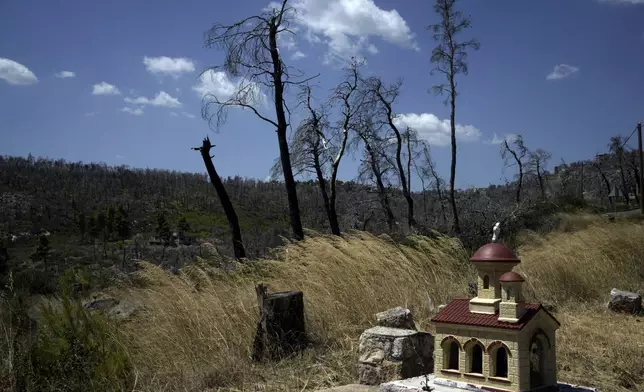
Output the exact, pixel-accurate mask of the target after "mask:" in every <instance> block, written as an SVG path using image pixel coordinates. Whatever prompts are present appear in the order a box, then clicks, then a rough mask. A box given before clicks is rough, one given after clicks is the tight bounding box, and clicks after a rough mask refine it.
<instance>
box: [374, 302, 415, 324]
mask: <svg viewBox="0 0 644 392" xmlns="http://www.w3.org/2000/svg"><path fill="white" fill-rule="evenodd" d="M376 323H377V324H378V325H380V326H382V327H389V328H402V329H416V325H415V324H414V317H413V316H412V314H411V311H410V310H409V309H405V308H402V307H400V306H398V307H395V308H392V309H388V310H385V311H384V312H380V313H377V314H376Z"/></svg>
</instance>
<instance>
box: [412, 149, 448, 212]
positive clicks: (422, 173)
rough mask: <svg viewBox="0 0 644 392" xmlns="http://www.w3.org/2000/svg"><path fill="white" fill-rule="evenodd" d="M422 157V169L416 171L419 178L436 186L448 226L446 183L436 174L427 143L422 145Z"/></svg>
mask: <svg viewBox="0 0 644 392" xmlns="http://www.w3.org/2000/svg"><path fill="white" fill-rule="evenodd" d="M422 156H423V158H422V161H421V165H420V167H416V171H417V172H419V174H418V175H419V177H422V178H425V179H427V180H428V181H429V182H430V183H433V184H434V190H435V191H436V196H437V197H438V204H439V205H440V208H441V216H442V218H443V222H444V223H445V224H447V211H445V198H444V196H443V191H442V189H443V183H444V181H443V179H442V178H440V176H439V175H438V173H437V172H436V165H435V164H434V160H433V159H432V156H431V153H430V148H429V144H428V143H426V142H423V143H422Z"/></svg>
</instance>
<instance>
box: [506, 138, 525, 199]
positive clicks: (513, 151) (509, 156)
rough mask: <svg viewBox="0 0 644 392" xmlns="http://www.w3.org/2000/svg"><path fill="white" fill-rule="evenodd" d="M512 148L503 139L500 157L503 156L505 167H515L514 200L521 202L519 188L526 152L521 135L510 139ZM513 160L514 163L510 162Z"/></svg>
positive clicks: (521, 182)
mask: <svg viewBox="0 0 644 392" xmlns="http://www.w3.org/2000/svg"><path fill="white" fill-rule="evenodd" d="M512 144H514V148H512V147H510V144H509V143H508V140H507V139H504V140H503V143H501V158H503V161H504V162H503V163H504V166H505V167H512V166H516V167H517V171H518V173H517V192H516V197H515V201H516V202H517V203H520V202H521V188H522V187H523V163H524V162H523V160H524V159H525V156H526V155H527V153H528V149H527V148H526V147H525V145H524V144H523V136H521V135H517V137H516V138H515V139H514V140H513V141H512ZM511 160H513V161H514V163H510V161H511Z"/></svg>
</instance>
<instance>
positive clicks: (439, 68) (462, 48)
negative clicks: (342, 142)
mask: <svg viewBox="0 0 644 392" xmlns="http://www.w3.org/2000/svg"><path fill="white" fill-rule="evenodd" d="M455 2H456V0H436V4H435V5H434V11H435V12H436V14H437V15H438V17H439V18H440V22H439V23H437V24H434V25H431V26H429V28H430V29H431V30H432V31H433V33H434V40H436V41H437V42H438V46H436V47H435V48H434V50H432V56H431V62H432V63H435V64H436V67H435V68H434V69H433V70H432V71H431V73H432V74H436V73H439V74H441V75H444V76H445V78H446V79H447V83H442V84H438V85H435V86H434V87H433V90H434V92H435V93H437V94H445V93H447V94H449V97H448V98H447V99H446V100H445V103H446V104H447V103H448V102H449V103H450V108H451V110H450V127H451V143H452V163H451V166H450V178H449V199H450V205H451V207H452V229H453V231H454V232H455V233H460V231H461V226H460V224H459V221H458V211H457V208H456V191H455V189H454V182H455V179H456V96H457V95H458V94H457V92H456V75H458V74H460V73H462V74H465V75H466V74H467V72H468V66H467V51H468V50H469V49H474V50H477V49H478V48H479V46H480V44H479V42H478V41H477V40H473V39H472V40H469V41H463V42H458V41H457V40H456V35H458V34H459V33H461V32H462V31H464V30H465V29H467V28H469V27H470V26H471V21H470V20H469V18H466V17H464V16H463V14H462V13H461V12H460V11H457V10H456V9H455V8H454V4H455Z"/></svg>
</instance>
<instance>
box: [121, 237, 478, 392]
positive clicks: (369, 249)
mask: <svg viewBox="0 0 644 392" xmlns="http://www.w3.org/2000/svg"><path fill="white" fill-rule="evenodd" d="M409 242H410V244H413V247H412V246H405V245H394V244H393V243H392V242H390V240H387V239H386V238H376V237H374V236H372V235H369V234H366V233H355V234H351V235H348V236H346V238H345V239H339V238H332V237H329V236H316V237H311V238H307V239H306V240H305V241H303V242H301V243H299V244H294V245H289V246H287V247H285V248H283V249H281V251H280V252H279V254H278V256H277V258H276V260H269V261H263V262H259V263H255V264H254V265H252V267H251V266H248V267H246V268H242V269H241V270H240V271H238V272H236V273H234V274H222V273H221V272H219V273H216V272H215V271H213V270H210V269H208V268H201V267H193V268H189V269H186V270H185V271H184V273H183V274H182V275H180V276H169V275H168V274H166V273H165V272H163V271H161V270H159V269H158V268H156V267H154V266H152V265H149V264H146V265H145V266H144V269H143V271H142V272H141V273H140V276H139V279H140V280H143V281H144V282H145V283H146V287H145V288H130V289H126V290H124V291H122V292H120V293H119V297H121V298H123V297H126V298H127V299H128V300H129V301H132V302H135V303H139V304H143V305H144V306H145V307H146V308H147V312H146V314H143V315H142V316H141V317H138V318H137V319H136V320H134V321H133V322H131V323H128V324H126V325H124V327H123V328H124V332H125V333H126V334H127V335H129V337H130V344H131V347H132V354H133V356H134V358H135V362H136V364H137V367H138V371H139V372H140V377H139V380H140V385H145V387H143V388H142V389H145V390H156V391H159V390H203V389H206V388H212V389H216V388H224V387H229V388H237V389H245V390H285V391H286V390H289V391H290V390H294V389H297V390H299V389H307V390H312V389H317V388H319V387H324V386H330V385H336V384H338V383H348V382H353V381H355V379H356V366H355V365H356V364H355V360H356V343H357V338H358V336H359V335H360V333H361V332H362V330H363V329H364V328H366V327H368V326H370V325H371V324H372V323H373V322H374V321H375V320H374V317H373V315H374V314H375V313H377V312H379V311H382V310H384V309H387V308H389V307H393V306H399V305H402V306H406V307H409V308H410V309H411V310H412V311H413V312H414V314H415V315H416V317H417V319H418V321H419V322H418V324H419V327H421V328H422V327H427V320H428V318H429V316H430V315H431V314H432V313H433V312H435V308H434V305H438V303H442V302H445V301H446V300H448V299H449V298H451V297H453V296H455V295H463V294H464V293H465V292H466V290H467V280H468V274H470V273H471V270H470V269H469V266H468V264H467V254H466V253H465V252H464V251H463V249H462V247H461V246H460V244H459V243H458V242H457V241H454V240H452V239H449V238H439V239H437V240H430V239H427V238H423V237H413V238H410V239H409ZM209 273H210V274H209ZM259 281H263V282H267V283H268V284H269V287H270V289H271V290H272V291H281V290H302V291H303V292H304V298H305V309H306V317H307V320H306V322H307V329H308V331H309V333H310V335H311V336H310V337H311V338H312V339H313V341H314V342H315V343H316V347H315V348H314V349H313V350H311V351H310V352H307V353H305V354H304V357H303V358H299V359H295V360H288V361H284V362H283V363H279V364H275V365H266V366H264V365H262V366H254V365H253V364H252V363H251V362H250V360H249V357H250V348H251V343H252V339H253V335H254V332H255V325H256V319H257V314H258V310H257V306H256V298H255V293H254V284H255V283H257V282H259ZM430 299H431V300H430Z"/></svg>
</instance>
